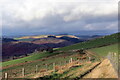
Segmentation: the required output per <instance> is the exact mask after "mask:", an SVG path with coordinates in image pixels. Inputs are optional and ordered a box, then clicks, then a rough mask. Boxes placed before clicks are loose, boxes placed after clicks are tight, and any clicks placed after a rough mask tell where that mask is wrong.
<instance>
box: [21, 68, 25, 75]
mask: <svg viewBox="0 0 120 80" xmlns="http://www.w3.org/2000/svg"><path fill="white" fill-rule="evenodd" d="M22 76H23V77H24V76H25V69H24V68H22Z"/></svg>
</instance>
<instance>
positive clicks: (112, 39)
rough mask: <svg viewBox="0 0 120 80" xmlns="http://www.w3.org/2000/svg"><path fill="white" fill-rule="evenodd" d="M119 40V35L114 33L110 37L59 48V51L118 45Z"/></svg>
mask: <svg viewBox="0 0 120 80" xmlns="http://www.w3.org/2000/svg"><path fill="white" fill-rule="evenodd" d="M119 39H120V33H115V34H112V35H107V36H103V37H99V38H95V39H93V40H89V41H86V42H81V43H77V44H74V45H70V46H67V47H63V48H60V49H59V50H63V51H65V50H73V49H88V48H95V47H101V46H105V45H110V44H114V43H118V42H119Z"/></svg>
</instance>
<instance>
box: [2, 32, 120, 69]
mask: <svg viewBox="0 0 120 80" xmlns="http://www.w3.org/2000/svg"><path fill="white" fill-rule="evenodd" d="M119 34H120V33H117V34H112V35H109V36H105V37H102V38H97V39H94V40H91V41H87V42H82V43H77V44H74V45H71V46H67V47H63V48H59V49H57V50H58V51H68V50H74V49H82V48H84V49H87V48H95V47H98V46H104V45H108V44H111V43H118V35H119ZM55 54H59V53H48V52H44V53H35V54H33V55H31V56H27V57H24V58H21V59H16V60H11V61H7V62H3V63H2V66H3V67H4V66H8V65H13V64H18V63H23V62H25V61H34V60H37V59H41V58H43V57H46V56H50V55H55ZM101 54H104V53H101Z"/></svg>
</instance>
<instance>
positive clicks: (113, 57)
mask: <svg viewBox="0 0 120 80" xmlns="http://www.w3.org/2000/svg"><path fill="white" fill-rule="evenodd" d="M107 58H108V59H109V60H110V62H111V63H112V65H113V67H114V69H115V71H116V73H117V74H118V54H117V53H115V52H109V53H108V56H107Z"/></svg>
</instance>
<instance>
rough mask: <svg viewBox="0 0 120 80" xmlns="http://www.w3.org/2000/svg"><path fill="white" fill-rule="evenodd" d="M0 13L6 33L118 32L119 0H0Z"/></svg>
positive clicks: (3, 30) (0, 20) (0, 24)
mask: <svg viewBox="0 0 120 80" xmlns="http://www.w3.org/2000/svg"><path fill="white" fill-rule="evenodd" d="M0 12H1V13H0V22H1V23H0V26H1V27H2V34H3V35H34V34H39V35H40V34H54V33H78V34H89V32H90V33H93V34H111V33H115V32H117V31H118V0H69V1H65V0H0ZM95 32H98V33H95Z"/></svg>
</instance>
